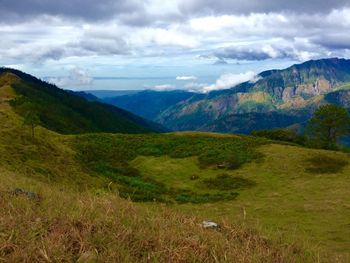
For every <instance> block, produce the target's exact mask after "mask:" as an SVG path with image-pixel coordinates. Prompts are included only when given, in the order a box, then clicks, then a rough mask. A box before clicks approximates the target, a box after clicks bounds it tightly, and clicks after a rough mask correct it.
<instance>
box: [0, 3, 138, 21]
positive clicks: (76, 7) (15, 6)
mask: <svg viewBox="0 0 350 263" xmlns="http://www.w3.org/2000/svg"><path fill="white" fill-rule="evenodd" d="M142 8H143V5H140V3H139V2H138V1H135V0H101V1H95V0H69V1H67V0H61V1H51V0H40V1H38V0H26V1H25V3H20V2H18V1H12V0H2V1H1V9H0V19H1V20H3V21H12V22H13V21H18V22H19V21H23V20H24V19H30V18H35V17H38V16H53V17H55V16H61V17H66V18H76V19H83V20H87V21H94V20H106V19H110V18H111V17H115V16H117V15H120V14H133V13H135V12H140V11H141V9H142Z"/></svg>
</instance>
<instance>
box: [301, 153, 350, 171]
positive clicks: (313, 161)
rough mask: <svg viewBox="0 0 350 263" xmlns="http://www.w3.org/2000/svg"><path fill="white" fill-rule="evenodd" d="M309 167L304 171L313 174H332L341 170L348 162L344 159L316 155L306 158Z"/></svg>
mask: <svg viewBox="0 0 350 263" xmlns="http://www.w3.org/2000/svg"><path fill="white" fill-rule="evenodd" d="M307 162H308V164H309V165H310V167H307V168H306V171H307V172H309V173H313V174H332V173H339V172H341V171H342V170H343V169H344V167H345V166H346V165H348V164H349V163H348V162H347V161H345V160H342V159H338V158H333V157H329V156H326V155H321V154H320V155H317V156H314V157H312V158H309V159H308V160H307Z"/></svg>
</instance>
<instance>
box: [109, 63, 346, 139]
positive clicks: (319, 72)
mask: <svg viewBox="0 0 350 263" xmlns="http://www.w3.org/2000/svg"><path fill="white" fill-rule="evenodd" d="M105 101H106V102H107V103H111V104H113V105H116V106H119V107H121V108H124V109H127V110H129V111H131V112H133V113H136V114H138V115H140V116H143V117H145V118H147V119H150V120H153V121H155V122H158V123H161V124H162V125H164V126H165V127H167V128H169V129H171V130H179V131H183V130H197V131H214V132H224V133H228V132H239V133H250V132H251V131H252V130H256V129H261V128H280V127H288V126H291V125H295V124H297V125H301V126H303V124H304V123H305V121H306V120H307V119H308V118H309V117H310V116H311V115H312V113H313V111H314V110H315V109H316V108H317V107H319V106H320V105H322V104H326V103H336V104H338V105H341V106H344V107H347V108H350V60H346V59H339V58H331V59H321V60H310V61H307V62H305V63H302V64H297V65H293V66H291V67H289V68H286V69H283V70H268V71H264V72H261V73H260V74H259V75H258V76H257V80H256V81H255V82H245V83H242V84H239V85H237V86H235V87H232V88H231V89H226V90H218V91H212V92H210V93H208V94H198V93H191V92H185V91H182V92H181V91H174V92H156V91H145V92H140V93H137V94H129V95H127V96H120V97H117V98H109V99H107V100H105Z"/></svg>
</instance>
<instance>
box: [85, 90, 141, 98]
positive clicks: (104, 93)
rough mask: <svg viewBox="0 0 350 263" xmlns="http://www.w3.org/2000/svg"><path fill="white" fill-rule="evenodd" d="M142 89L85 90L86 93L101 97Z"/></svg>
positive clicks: (127, 93) (126, 93)
mask: <svg viewBox="0 0 350 263" xmlns="http://www.w3.org/2000/svg"><path fill="white" fill-rule="evenodd" d="M140 91H141V90H84V92H85V93H89V94H92V95H94V96H95V97H97V98H99V99H106V98H112V97H118V96H124V95H131V94H137V93H138V92H140Z"/></svg>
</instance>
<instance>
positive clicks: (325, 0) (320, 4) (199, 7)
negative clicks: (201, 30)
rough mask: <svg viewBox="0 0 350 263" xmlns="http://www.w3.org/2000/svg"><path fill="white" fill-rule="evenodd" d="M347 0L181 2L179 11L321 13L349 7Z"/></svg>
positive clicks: (198, 12)
mask: <svg viewBox="0 0 350 263" xmlns="http://www.w3.org/2000/svg"><path fill="white" fill-rule="evenodd" d="M349 5H350V3H349V1H348V0H333V1H329V0H308V1H305V0H294V1H286V0H277V1H276V0H249V1H241V0H230V1H227V0H216V1H212V0H181V1H180V2H179V7H180V10H181V11H182V12H183V13H186V14H197V15H198V14H213V13H214V14H250V13H271V12H297V13H300V12H302V13H323V12H328V11H329V10H331V9H339V8H343V7H349Z"/></svg>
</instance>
